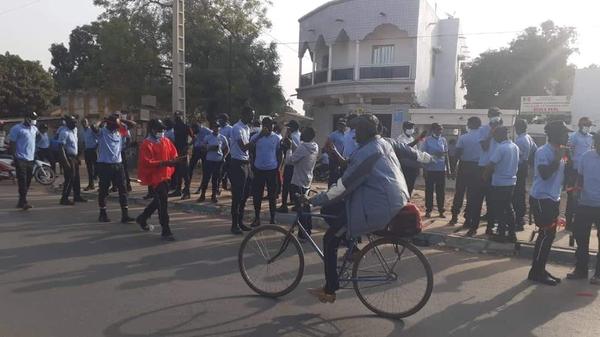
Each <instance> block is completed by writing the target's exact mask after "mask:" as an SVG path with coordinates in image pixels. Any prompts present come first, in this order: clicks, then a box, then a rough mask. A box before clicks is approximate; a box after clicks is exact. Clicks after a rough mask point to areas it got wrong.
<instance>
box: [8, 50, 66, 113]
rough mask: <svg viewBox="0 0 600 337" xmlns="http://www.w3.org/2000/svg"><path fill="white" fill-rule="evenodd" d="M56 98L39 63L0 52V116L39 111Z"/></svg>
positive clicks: (50, 79) (48, 76)
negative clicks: (0, 53)
mask: <svg viewBox="0 0 600 337" xmlns="http://www.w3.org/2000/svg"><path fill="white" fill-rule="evenodd" d="M54 97H56V92H55V91H54V81H53V80H52V76H51V75H50V74H49V73H48V72H47V71H46V70H44V68H43V67H42V65H41V64H40V63H39V62H33V61H25V60H23V59H21V58H20V57H19V56H17V55H11V54H9V53H6V54H5V55H0V116H3V117H10V116H18V115H19V114H21V113H23V112H30V111H37V112H38V113H41V112H43V111H44V110H46V109H47V108H48V106H49V105H50V101H51V100H52V99H53V98H54Z"/></svg>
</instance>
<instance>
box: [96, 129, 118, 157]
mask: <svg viewBox="0 0 600 337" xmlns="http://www.w3.org/2000/svg"><path fill="white" fill-rule="evenodd" d="M122 143H123V137H121V134H120V133H119V130H115V131H114V132H111V131H110V130H108V129H107V128H102V129H100V131H99V132H98V162H99V163H105V164H119V163H121V162H122V158H121V148H122V146H123V145H122Z"/></svg>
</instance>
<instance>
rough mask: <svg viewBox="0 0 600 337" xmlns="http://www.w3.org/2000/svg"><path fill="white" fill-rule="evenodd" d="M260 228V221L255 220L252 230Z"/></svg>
mask: <svg viewBox="0 0 600 337" xmlns="http://www.w3.org/2000/svg"><path fill="white" fill-rule="evenodd" d="M259 226H260V219H254V221H252V224H251V225H250V227H252V228H256V227H259Z"/></svg>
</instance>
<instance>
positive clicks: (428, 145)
mask: <svg viewBox="0 0 600 337" xmlns="http://www.w3.org/2000/svg"><path fill="white" fill-rule="evenodd" d="M421 151H423V152H427V153H429V154H430V155H431V156H432V157H433V160H432V161H431V163H429V164H426V165H425V170H426V171H432V172H440V171H441V172H444V171H446V154H447V152H448V142H447V141H446V138H444V137H441V136H440V137H438V138H436V137H433V136H430V137H427V139H425V141H424V142H423V145H422V147H421Z"/></svg>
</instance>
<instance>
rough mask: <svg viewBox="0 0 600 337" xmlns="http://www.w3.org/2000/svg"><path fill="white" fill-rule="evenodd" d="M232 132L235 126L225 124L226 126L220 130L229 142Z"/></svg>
mask: <svg viewBox="0 0 600 337" xmlns="http://www.w3.org/2000/svg"><path fill="white" fill-rule="evenodd" d="M231 130H233V126H231V125H229V124H225V126H223V127H221V130H219V133H220V134H222V135H223V136H225V138H227V141H230V139H231Z"/></svg>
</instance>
